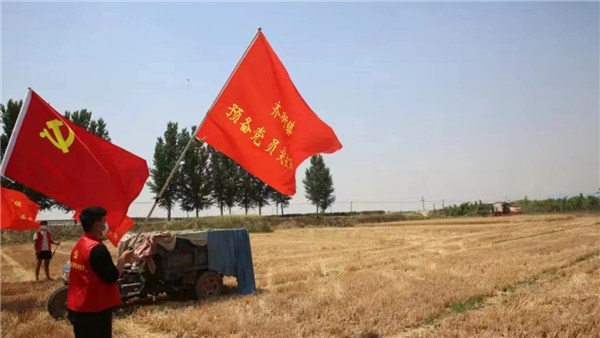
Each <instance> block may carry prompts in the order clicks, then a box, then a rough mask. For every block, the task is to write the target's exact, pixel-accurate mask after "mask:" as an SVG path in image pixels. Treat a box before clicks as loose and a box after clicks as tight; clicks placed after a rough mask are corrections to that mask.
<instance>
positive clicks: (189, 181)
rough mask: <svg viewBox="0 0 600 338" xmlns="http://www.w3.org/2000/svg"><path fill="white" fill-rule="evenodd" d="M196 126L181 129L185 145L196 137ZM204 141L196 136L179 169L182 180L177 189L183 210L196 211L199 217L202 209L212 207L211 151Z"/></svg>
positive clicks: (181, 140) (182, 141)
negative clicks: (190, 128) (189, 128)
mask: <svg viewBox="0 0 600 338" xmlns="http://www.w3.org/2000/svg"><path fill="white" fill-rule="evenodd" d="M194 131H195V127H192V132H191V133H189V132H188V131H187V130H186V129H185V128H184V129H183V130H182V131H181V134H180V142H181V144H182V145H183V146H184V147H185V145H186V144H187V143H188V142H189V140H190V138H191V137H194V136H193V135H194ZM203 145H204V143H203V142H202V141H199V140H198V139H195V138H194V141H193V143H192V145H191V146H190V148H189V149H188V151H187V152H186V154H185V155H184V160H183V163H182V164H181V168H180V171H179V174H180V180H179V181H178V182H179V187H178V189H177V199H178V200H179V201H180V206H181V210H183V211H186V212H190V211H195V212H196V217H199V215H200V211H201V210H204V209H208V208H210V206H211V205H212V203H213V202H212V197H211V178H210V170H209V157H210V155H209V152H208V148H207V147H204V146H203Z"/></svg>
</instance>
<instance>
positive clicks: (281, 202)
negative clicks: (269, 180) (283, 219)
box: [271, 188, 292, 216]
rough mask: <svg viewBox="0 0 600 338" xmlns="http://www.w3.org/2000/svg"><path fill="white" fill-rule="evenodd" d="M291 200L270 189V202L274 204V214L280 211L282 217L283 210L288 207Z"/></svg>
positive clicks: (289, 197) (290, 197)
mask: <svg viewBox="0 0 600 338" xmlns="http://www.w3.org/2000/svg"><path fill="white" fill-rule="evenodd" d="M291 199H292V196H288V195H285V194H282V193H280V192H279V191H277V190H275V189H273V188H271V200H272V201H273V204H275V213H277V209H281V216H283V209H284V208H287V207H288V206H289V205H290V200H291Z"/></svg>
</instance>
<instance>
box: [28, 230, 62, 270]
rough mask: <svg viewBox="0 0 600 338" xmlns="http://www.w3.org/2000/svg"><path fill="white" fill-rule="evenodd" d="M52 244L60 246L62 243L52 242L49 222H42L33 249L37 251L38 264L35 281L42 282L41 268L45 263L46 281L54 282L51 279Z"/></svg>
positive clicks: (35, 236) (34, 238)
mask: <svg viewBox="0 0 600 338" xmlns="http://www.w3.org/2000/svg"><path fill="white" fill-rule="evenodd" d="M52 244H55V245H60V242H55V241H54V240H52V233H51V232H50V230H49V229H48V222H47V221H41V222H40V229H39V230H38V231H37V232H36V233H35V234H34V235H33V248H34V249H35V258H36V259H37V264H36V265H35V280H36V281H39V280H40V266H41V265H42V261H44V272H45V273H46V279H47V280H52V278H51V277H50V260H51V259H52V249H51V246H52Z"/></svg>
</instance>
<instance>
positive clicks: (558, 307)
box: [0, 216, 600, 338]
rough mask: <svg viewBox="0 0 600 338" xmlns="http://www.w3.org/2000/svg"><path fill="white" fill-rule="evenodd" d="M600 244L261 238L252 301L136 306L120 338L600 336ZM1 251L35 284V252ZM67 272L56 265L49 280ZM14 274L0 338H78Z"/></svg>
mask: <svg viewBox="0 0 600 338" xmlns="http://www.w3.org/2000/svg"><path fill="white" fill-rule="evenodd" d="M599 239H600V225H599V224H598V222H597V216H596V217H594V216H582V217H573V216H568V217H563V216H537V217H536V216H519V217H498V218H473V219H458V220H437V221H423V222H415V221H411V222H410V223H404V222H399V223H393V224H391V225H378V226H372V225H369V226H360V227H348V228H306V229H285V230H277V231H275V232H273V233H258V234H257V233H255V234H251V244H252V251H253V255H254V256H253V260H254V269H255V274H256V279H257V287H258V292H257V294H256V295H252V296H245V297H242V296H238V295H237V294H235V293H233V294H227V295H225V296H223V297H219V298H217V299H213V300H209V301H201V302H196V301H169V300H167V299H166V298H165V299H162V298H161V299H158V300H157V301H156V302H152V301H146V302H140V303H138V304H134V305H132V306H130V307H128V309H127V311H123V313H121V314H120V315H118V316H117V317H116V319H115V322H114V328H115V335H116V336H118V337H124V338H128V337H231V336H233V337H378V336H380V337H385V336H390V337H394V336H409V337H420V336H426V337H437V336H448V337H473V336H478V337H498V336H549V337H577V336H581V337H591V336H600V332H599V331H598V325H599V323H598V320H597V319H596V318H595V317H594V316H593V314H597V313H599V310H600V300H599V298H598V292H597V291H595V290H598V289H599V287H600V285H599V284H598V283H600V282H599V281H600V278H599V277H600V276H599V271H600V259H599V258H598V248H599V244H600V243H599ZM72 244H73V243H69V244H67V243H65V244H64V245H61V248H60V249H61V250H64V251H65V252H69V251H70V247H69V245H71V246H72ZM1 250H2V253H3V254H6V255H9V256H10V257H11V258H12V259H13V260H14V261H16V262H17V263H18V264H20V265H21V266H23V268H24V269H26V270H29V269H31V270H30V271H31V275H33V270H32V269H33V264H35V260H34V259H33V254H32V253H31V245H4V246H2V248H1ZM66 258H67V256H66V255H64V254H63V255H62V256H61V257H60V260H66ZM60 260H56V261H53V263H52V266H51V272H52V274H53V275H54V276H58V275H60V269H61V268H62V263H63V262H64V261H63V262H60ZM10 264H11V263H10V262H9V260H6V259H2V268H3V269H2V272H3V273H2V301H1V304H0V305H1V306H2V312H1V316H2V331H3V333H2V336H3V337H31V336H34V335H39V334H40V332H42V331H40V330H42V328H43V329H44V330H47V332H49V333H48V334H45V333H44V336H45V337H64V336H69V335H70V332H71V331H70V330H71V328H70V326H69V325H68V323H67V322H66V321H58V322H56V321H53V320H52V319H50V317H49V316H48V315H47V314H46V313H45V301H46V297H47V296H48V295H49V293H50V291H51V290H52V288H54V287H57V286H58V285H60V284H59V283H58V282H56V283H34V282H27V283H23V282H22V280H21V278H23V276H22V275H19V274H18V273H17V272H15V270H14V267H13V266H12V265H10ZM5 268H6V269H5ZM17 311H21V312H22V313H24V314H25V315H23V316H21V315H17V313H21V312H17ZM32 320H34V321H37V322H39V323H40V325H31V321H32ZM5 329H6V330H5ZM44 332H46V331H44Z"/></svg>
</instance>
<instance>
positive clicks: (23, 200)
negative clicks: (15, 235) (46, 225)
mask: <svg viewBox="0 0 600 338" xmlns="http://www.w3.org/2000/svg"><path fill="white" fill-rule="evenodd" d="M0 189H1V191H0V195H2V196H0V199H1V200H2V210H0V213H1V217H0V218H1V219H0V221H1V222H2V223H0V229H10V230H31V229H35V228H37V227H39V226H40V225H39V223H38V222H36V220H35V219H36V217H37V214H38V211H39V210H40V206H39V205H37V203H35V202H34V201H32V200H30V199H29V198H28V197H27V195H25V194H24V193H22V192H20V191H17V190H12V189H8V188H4V187H1V188H0Z"/></svg>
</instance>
